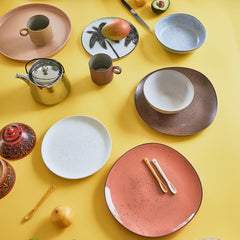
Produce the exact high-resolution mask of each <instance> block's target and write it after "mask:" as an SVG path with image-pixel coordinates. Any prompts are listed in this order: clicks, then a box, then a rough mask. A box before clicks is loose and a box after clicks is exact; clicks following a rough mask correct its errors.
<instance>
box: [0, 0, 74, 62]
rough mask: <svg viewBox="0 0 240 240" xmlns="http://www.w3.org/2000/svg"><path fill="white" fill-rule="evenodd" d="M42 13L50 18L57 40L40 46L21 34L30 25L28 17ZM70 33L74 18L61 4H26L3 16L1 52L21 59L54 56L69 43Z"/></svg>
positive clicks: (9, 56) (1, 21)
mask: <svg viewBox="0 0 240 240" xmlns="http://www.w3.org/2000/svg"><path fill="white" fill-rule="evenodd" d="M40 13H41V14H43V15H46V16H47V17H48V18H49V19H50V22H51V25H52V31H53V40H52V41H51V42H50V43H49V44H46V45H44V46H37V45H35V44H34V43H32V41H31V40H30V38H29V37H22V36H21V35H20V34H19V30H20V29H22V28H24V27H26V24H27V21H28V19H29V18H30V17H31V16H33V15H36V14H40ZM70 34H71V22H70V19H69V18H68V16H67V15H66V14H65V13H64V12H63V11H62V10H60V9H59V8H57V7H55V6H51V5H48V4H42V3H32V4H26V5H22V6H19V7H17V8H14V9H12V10H11V11H9V12H8V13H6V14H5V15H4V16H3V17H2V18H0V53H2V54H3V55H4V56H6V57H8V58H11V59H13V60H18V61H29V60H31V59H33V58H41V57H50V56H52V55H54V54H56V53H57V52H58V51H60V50H61V49H62V48H63V47H64V46H65V44H66V43H67V41H68V40H69V37H70Z"/></svg>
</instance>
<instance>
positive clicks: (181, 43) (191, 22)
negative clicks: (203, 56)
mask: <svg viewBox="0 0 240 240" xmlns="http://www.w3.org/2000/svg"><path fill="white" fill-rule="evenodd" d="M154 33H155V36H156V37H157V39H158V41H159V42H160V43H161V44H162V46H163V47H164V48H165V49H166V50H168V51H170V52H173V53H177V54H185V53H189V52H191V51H192V50H195V49H197V48H199V47H200V46H201V45H202V44H203V43H204V41H205V39H206V30H205V28H204V26H203V24H202V23H201V22H200V21H199V20H198V19H197V18H195V17H193V16H191V15H188V14H184V13H175V14H170V15H167V16H165V17H163V18H161V19H160V20H159V21H158V22H157V24H156V26H155V28H154Z"/></svg>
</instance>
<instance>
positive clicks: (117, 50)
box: [82, 17, 139, 60]
mask: <svg viewBox="0 0 240 240" xmlns="http://www.w3.org/2000/svg"><path fill="white" fill-rule="evenodd" d="M114 19H119V18H116V17H107V18H100V19H97V20H95V21H93V22H91V23H90V24H89V25H88V26H87V27H86V28H85V29H84V30H83V32H82V45H83V47H84V49H85V50H86V51H87V52H88V53H89V54H90V55H91V56H92V55H95V54H98V53H105V54H108V55H109V56H110V57H111V58H112V59H113V60H115V59H119V58H122V57H124V56H126V55H128V54H129V53H131V52H132V51H133V50H134V49H135V48H136V46H137V44H138V40H139V36H138V32H137V30H136V28H135V27H134V26H133V25H132V24H131V23H129V22H128V21H127V22H128V23H129V24H130V27H131V30H130V32H129V34H128V35H127V36H126V37H125V38H123V39H121V40H118V41H113V40H110V39H107V38H105V37H104V36H103V35H102V32H101V31H102V28H103V27H104V26H105V25H106V24H107V23H110V22H111V21H113V20H114ZM122 20H124V19H122ZM125 21H126V20H125Z"/></svg>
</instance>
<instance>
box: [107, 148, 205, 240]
mask: <svg viewBox="0 0 240 240" xmlns="http://www.w3.org/2000/svg"><path fill="white" fill-rule="evenodd" d="M145 157H147V158H148V159H149V161H150V162H151V160H152V159H153V158H155V159H156V160H157V161H158V163H159V165H160V166H161V168H162V170H163V171H164V173H165V175H166V176H167V178H168V179H169V181H171V183H172V184H173V185H174V186H175V188H176V190H177V193H176V194H172V193H171V192H170V191H169V190H168V192H167V193H163V192H162V190H161V189H160V187H159V185H158V183H157V181H156V179H155V178H154V177H153V175H152V173H151V172H150V170H149V168H148V167H147V166H146V164H145V163H144V161H143V159H144V158H145ZM151 165H152V166H153V168H154V169H155V171H156V172H157V170H156V168H155V167H154V165H153V164H152V163H151ZM157 174H158V172H157ZM158 176H159V177H160V175H159V174H158ZM160 178H161V177H160ZM105 198H106V202H107V205H108V207H109V210H110V211H111V213H112V215H113V216H114V217H115V218H116V220H117V221H118V222H119V223H120V224H122V226H124V227H125V228H127V229H128V230H130V231H132V232H134V233H136V234H138V235H142V236H145V237H160V236H165V235H168V234H170V233H173V232H175V231H177V230H179V229H181V228H182V227H184V226H185V225H186V224H187V223H188V222H190V221H191V220H192V218H193V217H194V216H195V215H196V213H197V211H198V209H199V207H200V205H201V202H202V185H201V182H200V179H199V177H198V175H197V173H196V171H195V170H194V168H193V167H192V165H191V164H190V163H189V162H188V160H187V159H186V158H185V157H184V156H182V155H181V154H180V153H179V152H177V151H176V150H174V149H172V148H170V147H168V146H166V145H163V144H159V143H146V144H143V145H139V146H137V147H135V148H133V149H131V150H129V151H128V152H126V153H125V154H124V155H122V156H121V157H120V158H119V159H118V161H117V162H116V163H115V164H114V165H113V167H112V169H111V171H110V172H109V174H108V177H107V180H106V185H105Z"/></svg>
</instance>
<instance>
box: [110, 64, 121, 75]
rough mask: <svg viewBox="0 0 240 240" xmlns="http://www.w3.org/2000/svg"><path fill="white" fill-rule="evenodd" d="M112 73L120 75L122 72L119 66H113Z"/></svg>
mask: <svg viewBox="0 0 240 240" xmlns="http://www.w3.org/2000/svg"><path fill="white" fill-rule="evenodd" d="M112 71H113V73H116V74H120V73H121V72H122V69H121V68H120V67H119V66H113V69H112Z"/></svg>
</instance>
